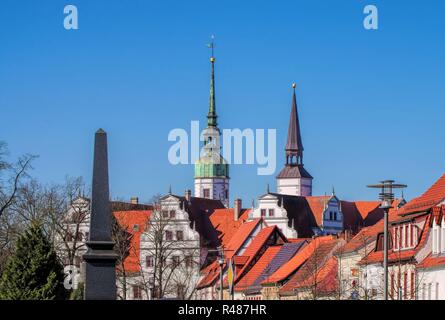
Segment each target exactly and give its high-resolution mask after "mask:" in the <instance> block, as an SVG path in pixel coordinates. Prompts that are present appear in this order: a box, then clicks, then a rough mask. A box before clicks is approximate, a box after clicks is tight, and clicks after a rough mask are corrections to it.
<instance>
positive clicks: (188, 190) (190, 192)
mask: <svg viewBox="0 0 445 320" xmlns="http://www.w3.org/2000/svg"><path fill="white" fill-rule="evenodd" d="M191 197H192V190H190V189H187V190H185V200H187V201H190V199H191Z"/></svg>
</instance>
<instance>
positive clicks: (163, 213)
mask: <svg viewBox="0 0 445 320" xmlns="http://www.w3.org/2000/svg"><path fill="white" fill-rule="evenodd" d="M162 218H165V219H167V218H168V211H167V210H162Z"/></svg>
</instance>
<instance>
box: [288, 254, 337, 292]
mask: <svg viewBox="0 0 445 320" xmlns="http://www.w3.org/2000/svg"><path fill="white" fill-rule="evenodd" d="M337 267H338V263H337V258H336V257H330V258H329V260H328V261H327V262H326V263H325V264H324V265H323V266H321V267H320V270H315V271H313V272H309V274H307V277H305V278H304V279H303V280H302V281H301V282H297V283H295V284H293V285H292V283H291V282H290V281H289V283H287V284H286V285H284V286H283V287H282V288H281V289H280V294H286V293H291V294H293V293H294V291H295V290H299V289H308V288H309V289H312V288H313V286H315V285H316V291H317V294H326V293H332V292H336V289H337V285H338V282H337ZM304 271H305V270H304V266H303V269H302V270H301V272H304Z"/></svg>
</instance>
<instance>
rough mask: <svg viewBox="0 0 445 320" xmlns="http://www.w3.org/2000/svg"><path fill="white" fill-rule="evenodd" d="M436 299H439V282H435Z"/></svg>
mask: <svg viewBox="0 0 445 320" xmlns="http://www.w3.org/2000/svg"><path fill="white" fill-rule="evenodd" d="M436 300H439V282H436Z"/></svg>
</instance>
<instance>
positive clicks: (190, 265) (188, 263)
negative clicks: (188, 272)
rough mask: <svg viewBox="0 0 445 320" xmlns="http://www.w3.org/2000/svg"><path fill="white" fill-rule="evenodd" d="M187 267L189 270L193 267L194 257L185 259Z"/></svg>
mask: <svg viewBox="0 0 445 320" xmlns="http://www.w3.org/2000/svg"><path fill="white" fill-rule="evenodd" d="M185 266H186V267H187V268H191V267H193V256H187V257H185Z"/></svg>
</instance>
